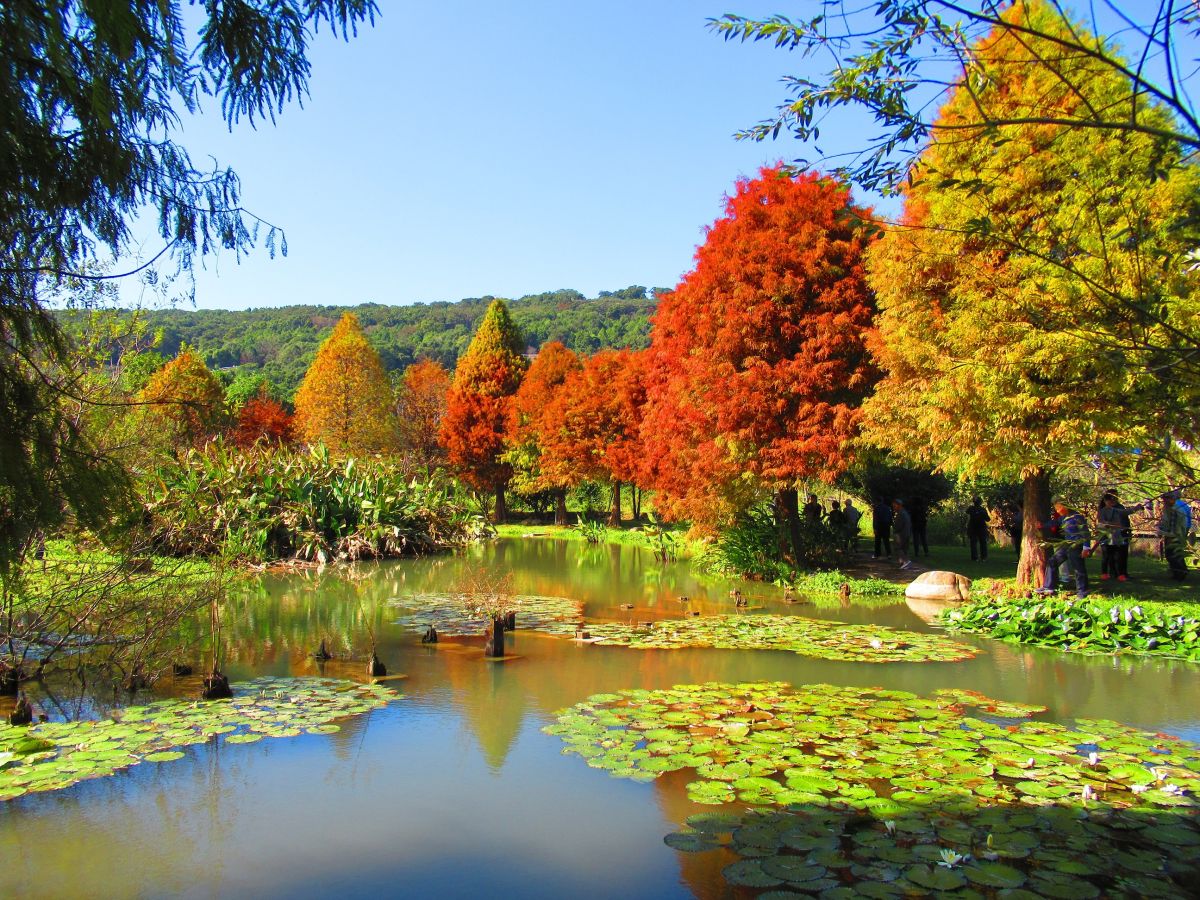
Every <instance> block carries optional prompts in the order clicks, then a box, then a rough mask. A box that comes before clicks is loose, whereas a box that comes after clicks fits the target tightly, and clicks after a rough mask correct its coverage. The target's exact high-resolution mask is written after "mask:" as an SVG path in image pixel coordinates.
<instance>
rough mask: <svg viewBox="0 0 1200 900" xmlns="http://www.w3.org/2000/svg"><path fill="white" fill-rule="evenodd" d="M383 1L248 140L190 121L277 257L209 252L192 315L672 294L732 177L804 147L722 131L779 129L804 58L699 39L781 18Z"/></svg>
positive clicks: (667, 5) (710, 11) (195, 141)
mask: <svg viewBox="0 0 1200 900" xmlns="http://www.w3.org/2000/svg"><path fill="white" fill-rule="evenodd" d="M718 2H720V0H718ZM379 5H380V6H381V7H382V12H383V15H382V17H381V18H380V19H379V20H378V21H377V23H376V25H375V27H374V28H372V29H367V30H365V31H362V32H360V34H359V36H358V38H357V39H355V40H352V41H351V42H350V43H348V44H347V43H342V42H340V41H336V40H334V39H332V38H331V37H330V36H329V35H328V34H325V35H323V36H322V37H321V39H319V40H318V41H316V42H315V44H314V47H313V52H312V60H313V73H312V78H311V94H312V95H311V97H310V98H309V99H308V100H307V101H306V102H305V105H304V108H300V107H298V106H295V105H293V106H292V107H290V108H288V109H287V110H285V112H284V113H283V115H282V116H281V117H280V119H279V121H278V123H277V124H276V125H274V126H272V125H271V124H270V123H267V124H265V125H260V126H259V127H258V129H257V130H250V129H249V128H247V127H241V126H239V127H237V128H235V130H234V131H233V133H229V132H228V130H227V129H226V128H225V127H224V125H223V123H222V122H221V119H220V116H219V115H211V114H210V115H207V116H204V117H200V118H198V119H189V120H188V121H187V122H186V123H185V130H184V132H183V135H182V139H183V142H184V144H185V145H186V146H187V147H188V148H189V150H190V151H191V152H192V153H193V156H194V158H195V159H197V160H203V159H204V158H205V157H206V156H208V155H211V156H214V157H215V158H216V159H218V160H219V161H220V162H221V163H222V164H224V165H229V166H232V167H233V168H234V169H235V170H236V171H237V172H238V173H239V174H240V175H241V177H242V180H243V188H244V191H243V201H244V205H245V206H246V207H247V208H248V209H250V210H252V211H253V212H255V213H256V214H258V215H259V216H261V217H263V218H264V219H267V220H269V221H271V222H273V223H275V224H276V225H279V226H281V227H282V228H284V229H285V230H286V233H287V239H288V245H289V255H288V256H287V257H286V258H282V257H278V256H277V257H276V258H275V259H274V260H272V259H269V258H268V256H267V253H266V252H265V251H259V252H258V253H255V254H254V255H252V256H251V257H250V258H249V259H243V261H242V262H241V263H240V264H239V263H238V262H237V261H236V260H235V259H234V257H233V256H232V255H231V254H222V255H221V256H218V257H215V258H208V259H207V260H205V261H204V263H203V265H204V270H202V271H199V272H198V273H197V286H196V304H197V306H199V307H224V308H230V309H241V308H247V307H253V306H277V305H283V304H293V303H321V304H325V303H330V304H354V303H360V302H365V301H374V302H379V303H387V304H406V303H412V302H415V301H434V300H457V299H460V298H462V297H471V296H481V295H484V294H493V295H496V296H502V297H517V296H520V295H522V294H528V293H537V292H540V291H546V290H553V289H556V288H564V287H569V288H577V289H578V290H581V291H583V292H584V293H585V294H587V295H588V296H594V295H595V294H596V293H597V292H598V291H601V290H616V289H618V288H622V287H625V286H627V285H630V284H643V285H646V286H647V287H654V286H673V285H675V284H676V283H677V282H678V280H679V278H680V276H681V275H682V274H683V273H684V272H686V271H687V270H688V269H689V268H690V267H691V265H692V255H693V253H694V252H695V248H696V246H697V244H699V243H700V242H701V241H702V240H703V228H704V226H705V225H707V224H709V223H711V222H712V221H713V220H714V219H715V218H716V217H717V216H719V215H720V213H721V204H722V198H723V196H724V194H725V193H726V192H727V191H729V190H730V189H731V187H732V185H733V183H734V181H735V180H736V179H737V177H738V176H739V175H753V174H754V173H755V172H756V171H757V169H758V167H760V166H761V165H763V164H767V163H771V162H773V161H776V160H778V159H781V158H782V159H789V160H790V159H793V158H795V157H797V156H801V155H804V153H805V151H804V148H803V147H801V146H800V145H798V144H797V143H796V142H795V141H794V140H790V139H780V140H778V141H776V142H774V143H766V144H754V143H750V142H738V141H735V140H733V138H732V134H733V132H735V131H736V130H737V129H739V128H744V127H747V126H749V125H751V124H753V123H755V122H756V121H758V120H759V119H762V118H765V117H767V116H769V115H770V114H771V112H772V111H773V109H774V107H775V104H776V103H777V102H778V101H779V100H780V99H781V98H782V96H783V90H782V87H781V86H780V84H779V78H780V76H782V75H783V74H785V73H794V72H796V71H797V67H798V66H799V65H800V63H801V60H800V59H799V58H798V57H796V56H794V55H792V54H789V53H787V52H785V51H781V50H776V49H774V48H773V47H772V46H769V45H764V44H759V45H742V44H736V43H725V42H724V41H723V40H721V38H720V37H719V36H718V35H716V34H714V33H712V32H710V31H709V30H708V29H707V28H706V27H705V22H706V19H707V18H709V17H716V16H719V15H721V14H723V13H725V12H730V11H735V12H738V13H741V14H744V15H765V14H768V13H770V12H773V11H775V10H774V9H773V8H767V7H763V6H759V7H756V6H754V5H752V4H750V3H745V4H743V3H740V2H739V3H733V4H728V5H725V6H722V5H713V0H663V2H653V0H650V2H645V0H643V2H631V0H605V2H594V0H586V2H575V3H567V2H561V0H559V2H549V0H516V2H512V3H504V4H497V3H481V2H468V0H451V2H442V3H437V4H422V5H419V6H418V5H416V4H407V3H405V4H402V3H398V2H395V0H380V2H379ZM863 136H865V135H853V134H842V135H838V136H834V137H833V138H831V141H837V142H839V143H840V144H844V145H849V144H851V143H853V142H854V140H855V138H859V139H861V138H862V137H863ZM824 149H829V148H824ZM145 248H146V250H147V251H148V253H149V254H152V253H153V252H154V250H155V249H157V245H156V243H155V241H154V240H151V239H148V240H147V242H146V244H145ZM132 287H133V286H132V285H130V286H127V288H126V290H125V295H126V296H127V297H129V296H130V295H131V291H130V288H132ZM132 294H136V290H133V291H132ZM147 302H149V300H147Z"/></svg>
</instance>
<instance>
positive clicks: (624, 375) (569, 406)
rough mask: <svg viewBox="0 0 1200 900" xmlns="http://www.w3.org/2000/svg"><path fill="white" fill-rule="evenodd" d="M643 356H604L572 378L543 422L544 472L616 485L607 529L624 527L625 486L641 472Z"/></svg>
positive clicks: (612, 353)
mask: <svg viewBox="0 0 1200 900" xmlns="http://www.w3.org/2000/svg"><path fill="white" fill-rule="evenodd" d="M642 362H643V358H642V355H641V354H638V353H634V352H632V351H630V350H603V351H601V352H599V353H597V354H596V355H595V356H592V357H591V358H590V359H588V360H587V362H586V363H584V366H583V368H582V370H580V371H578V372H575V373H573V374H571V375H569V376H568V377H567V379H566V381H565V382H564V384H563V387H562V390H561V391H559V393H558V394H557V396H556V397H555V398H554V400H553V402H552V403H551V404H549V405H548V406H547V408H546V411H545V418H546V419H547V420H549V422H551V423H554V426H555V427H553V428H550V427H547V428H545V429H543V430H544V432H545V434H546V437H545V443H544V453H543V457H544V466H543V468H544V469H545V471H547V472H549V473H561V474H562V475H563V476H565V475H566V474H568V473H569V474H570V475H572V476H573V477H574V478H575V479H576V480H580V479H591V480H606V481H609V482H611V483H612V505H611V507H610V512H609V517H608V518H609V524H611V525H614V526H617V525H620V524H621V486H622V483H623V482H625V481H633V480H636V478H637V476H638V473H640V471H641V435H640V426H641V415H642V406H643V405H644V401H645V385H644V379H643V370H642Z"/></svg>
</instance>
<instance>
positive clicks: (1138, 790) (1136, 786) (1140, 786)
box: [1129, 784, 1150, 794]
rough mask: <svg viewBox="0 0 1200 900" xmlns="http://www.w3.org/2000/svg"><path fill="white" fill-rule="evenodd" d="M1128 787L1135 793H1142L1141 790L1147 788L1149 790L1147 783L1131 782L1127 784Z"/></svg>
mask: <svg viewBox="0 0 1200 900" xmlns="http://www.w3.org/2000/svg"><path fill="white" fill-rule="evenodd" d="M1129 789H1130V790H1131V791H1133V792H1134V793H1135V794H1140V793H1142V792H1143V791H1148V790H1150V786H1149V785H1147V784H1131V785H1130V786H1129Z"/></svg>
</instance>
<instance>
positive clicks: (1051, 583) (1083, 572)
mask: <svg viewBox="0 0 1200 900" xmlns="http://www.w3.org/2000/svg"><path fill="white" fill-rule="evenodd" d="M1054 513H1055V515H1054V517H1053V518H1051V520H1050V522H1049V523H1048V524H1047V525H1046V526H1045V530H1046V532H1047V533H1048V534H1051V535H1053V534H1055V533H1056V532H1057V536H1058V540H1057V541H1056V542H1055V543H1054V544H1053V545H1052V546H1053V547H1054V553H1053V554H1052V555H1051V556H1050V557H1049V558H1048V559H1047V560H1046V574H1045V579H1044V581H1043V586H1042V587H1040V588H1038V589H1037V593H1039V594H1053V593H1054V592H1055V591H1057V590H1058V567H1059V566H1061V565H1062V564H1063V563H1064V562H1065V563H1066V564H1067V569H1068V571H1069V572H1070V573H1071V575H1073V576H1074V578H1075V596H1076V597H1078V598H1079V599H1080V600H1082V599H1083V598H1084V597H1086V596H1087V593H1088V577H1087V564H1086V562H1085V560H1086V559H1087V557H1088V554H1089V552H1090V551H1089V550H1088V544H1090V543H1091V534H1090V533H1089V531H1088V523H1087V519H1086V518H1085V517H1084V515H1083V513H1080V512H1077V511H1076V510H1074V509H1071V507H1069V506H1068V505H1067V503H1066V501H1065V500H1061V499H1060V500H1055V501H1054Z"/></svg>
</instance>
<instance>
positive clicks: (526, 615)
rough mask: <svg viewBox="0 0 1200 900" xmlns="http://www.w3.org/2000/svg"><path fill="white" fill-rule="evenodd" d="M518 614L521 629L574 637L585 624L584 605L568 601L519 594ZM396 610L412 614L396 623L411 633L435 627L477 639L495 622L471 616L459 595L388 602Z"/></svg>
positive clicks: (419, 596) (441, 632)
mask: <svg viewBox="0 0 1200 900" xmlns="http://www.w3.org/2000/svg"><path fill="white" fill-rule="evenodd" d="M512 601H513V605H514V606H515V607H516V610H517V628H519V629H527V630H532V631H544V632H547V633H548V634H557V635H563V636H567V637H573V636H574V634H575V629H576V628H578V627H579V625H580V623H582V622H583V604H582V603H580V602H579V601H578V600H569V599H567V598H566V597H541V596H537V595H533V594H519V595H516V596H514V597H513V598H512ZM388 602H389V603H390V604H391V605H392V606H397V607H400V608H402V609H407V610H411V612H410V613H409V614H407V615H403V616H401V617H400V618H398V619H397V620H396V624H397V625H403V626H404V627H405V628H408V629H409V630H411V631H420V632H424V631H426V629H427V628H428V627H429V626H430V625H432V626H433V627H434V628H435V629H436V630H437V633H438V634H439V635H441V636H443V637H445V636H450V637H454V636H465V635H470V636H477V635H481V634H483V632H484V630H485V629H486V628H487V626H488V625H490V624H491V619H489V618H488V617H486V616H478V617H473V616H471V615H470V614H469V613H468V612H467V611H466V609H465V608H464V604H463V600H462V598H461V597H459V596H458V595H456V594H412V595H409V596H406V597H396V598H393V599H392V600H389V601H388Z"/></svg>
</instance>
